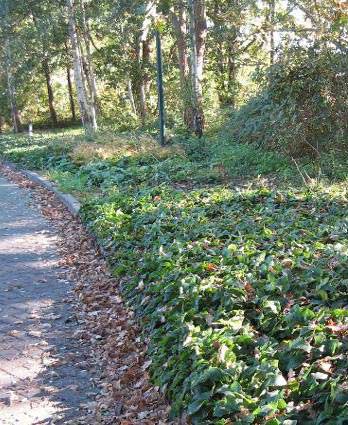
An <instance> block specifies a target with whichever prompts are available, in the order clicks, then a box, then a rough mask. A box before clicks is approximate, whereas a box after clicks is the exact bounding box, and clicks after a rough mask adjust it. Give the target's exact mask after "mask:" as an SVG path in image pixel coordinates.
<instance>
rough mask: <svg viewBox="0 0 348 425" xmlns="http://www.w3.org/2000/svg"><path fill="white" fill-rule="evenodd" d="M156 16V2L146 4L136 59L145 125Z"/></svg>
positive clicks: (138, 86) (136, 41) (141, 110)
mask: <svg viewBox="0 0 348 425" xmlns="http://www.w3.org/2000/svg"><path fill="white" fill-rule="evenodd" d="M155 15H156V7H155V3H154V2H148V3H147V4H146V15H145V18H144V21H143V25H142V28H141V31H140V34H138V36H137V37H136V40H135V43H136V48H135V51H136V57H137V65H138V67H137V71H138V72H137V76H136V79H135V80H134V84H133V86H134V88H135V93H136V95H137V101H138V102H137V103H138V108H137V110H138V113H139V117H140V119H141V122H142V124H143V125H144V124H145V122H146V119H147V115H148V105H147V103H148V102H147V97H148V93H149V90H150V85H151V78H150V75H149V68H150V57H151V43H152V40H151V38H152V37H151V35H150V34H149V33H150V28H151V23H152V17H153V16H155Z"/></svg>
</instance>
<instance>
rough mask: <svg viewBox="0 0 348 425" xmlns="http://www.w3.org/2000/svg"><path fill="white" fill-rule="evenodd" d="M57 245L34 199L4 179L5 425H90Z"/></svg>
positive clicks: (1, 347)
mask: <svg viewBox="0 0 348 425" xmlns="http://www.w3.org/2000/svg"><path fill="white" fill-rule="evenodd" d="M55 241H56V234H55V230H54V229H52V227H51V225H50V224H49V222H47V221H46V220H45V219H44V218H43V217H42V215H41V214H40V212H39V210H38V209H37V208H36V206H35V205H33V201H32V200H31V199H30V196H29V194H28V191H26V190H23V189H20V188H19V187H17V186H16V185H15V184H12V183H9V182H8V181H7V180H6V179H4V178H2V177H1V176H0V424H1V425H14V424H20V425H26V424H68V423H73V424H79V423H81V424H85V423H87V422H86V421H85V420H84V416H85V414H86V410H87V409H88V406H89V404H90V403H91V402H92V401H93V400H94V399H95V389H94V387H93V381H92V379H91V376H90V371H88V367H86V360H87V357H86V355H85V354H84V353H83V349H81V346H80V345H79V343H78V339H76V338H75V337H74V333H75V332H76V331H77V330H78V323H77V320H76V317H75V315H74V309H73V307H72V306H71V304H70V303H69V300H70V299H71V291H72V286H71V284H70V283H69V282H68V281H66V280H65V279H64V270H62V269H60V268H59V267H58V261H59V258H58V254H57V252H56V248H55ZM81 350H82V352H81Z"/></svg>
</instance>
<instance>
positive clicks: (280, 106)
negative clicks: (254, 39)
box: [229, 47, 348, 155]
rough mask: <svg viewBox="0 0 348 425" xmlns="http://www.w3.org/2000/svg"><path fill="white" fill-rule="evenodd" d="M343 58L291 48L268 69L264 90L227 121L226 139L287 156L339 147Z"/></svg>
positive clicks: (344, 110) (343, 128)
mask: <svg viewBox="0 0 348 425" xmlns="http://www.w3.org/2000/svg"><path fill="white" fill-rule="evenodd" d="M346 69H347V57H346V55H343V54H340V53H338V52H336V51H331V50H319V49H316V48H315V47H313V48H311V49H301V48H297V49H293V50H291V51H289V52H287V53H286V54H284V56H283V57H282V58H281V59H280V61H279V62H278V63H277V64H275V65H274V66H273V67H271V68H270V69H269V70H268V72H267V74H266V76H265V78H264V89H263V91H262V92H261V94H260V95H258V96H257V97H255V98H253V99H251V100H250V101H249V102H248V103H247V104H246V105H245V106H243V107H242V108H241V109H240V110H239V112H238V113H236V114H235V115H234V116H233V118H232V120H231V121H230V125H229V130H230V133H231V135H232V137H233V138H234V139H235V140H236V141H237V142H240V143H256V144H257V145H258V146H261V145H263V146H266V147H268V148H272V149H278V150H282V151H283V152H286V153H290V154H292V155H299V154H301V155H302V154H303V153H306V154H307V153H309V154H318V153H319V152H320V151H322V150H324V149H325V150H329V149H330V148H331V146H332V145H333V144H337V143H344V142H345V139H346V137H347V130H348V121H347V117H348V92H347V84H348V74H347V72H346Z"/></svg>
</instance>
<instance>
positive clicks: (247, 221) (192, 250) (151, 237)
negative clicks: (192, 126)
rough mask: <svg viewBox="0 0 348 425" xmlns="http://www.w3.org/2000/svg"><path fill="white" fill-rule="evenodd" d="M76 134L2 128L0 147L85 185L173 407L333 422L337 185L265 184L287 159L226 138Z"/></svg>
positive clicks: (285, 174) (272, 420) (232, 420)
mask: <svg viewBox="0 0 348 425" xmlns="http://www.w3.org/2000/svg"><path fill="white" fill-rule="evenodd" d="M75 136H76V137H75V138H72V137H71V136H69V137H68V136H67V138H66V139H65V140H64V143H59V137H60V135H55V136H48V135H46V136H43V137H41V138H39V137H37V140H36V139H35V143H33V140H32V139H28V138H25V137H23V138H19V139H17V138H13V137H12V136H6V137H3V138H1V139H0V152H1V154H2V155H3V156H5V157H6V158H8V159H11V160H15V161H17V162H20V163H21V164H22V165H25V166H27V167H30V168H42V169H44V170H46V172H48V174H49V175H50V176H51V178H53V179H55V180H56V181H57V182H58V183H59V184H60V185H61V186H62V187H63V188H64V187H65V189H66V190H72V191H74V192H75V193H77V194H79V196H81V198H82V199H84V200H85V203H84V207H83V218H84V220H85V222H86V224H87V225H88V226H89V227H90V228H91V229H92V230H93V231H94V232H95V234H96V235H97V237H98V239H99V241H100V243H101V244H103V246H104V247H105V248H106V249H107V250H108V252H109V261H110V264H111V266H112V269H113V271H114V273H115V275H116V276H118V277H119V279H120V283H121V285H122V289H123V293H124V295H125V297H126V299H127V300H128V302H129V304H130V305H131V306H132V308H133V309H134V310H135V312H136V314H137V317H138V318H139V320H140V321H141V323H142V324H143V328H144V330H145V332H144V335H146V338H147V339H148V342H149V356H150V357H151V359H152V365H151V371H152V376H153V379H154V382H155V383H156V384H157V385H158V386H159V387H160V388H161V389H162V391H163V392H165V393H166V395H167V396H168V398H169V399H170V401H171V403H172V414H173V416H175V415H180V414H181V413H182V412H187V413H188V414H189V415H190V417H191V418H192V422H193V423H195V424H220V425H222V424H237V423H240V424H253V423H255V424H272V425H273V424H288V425H289V424H295V423H297V424H327V423H330V424H331V423H332V424H340V423H342V424H344V423H345V420H346V418H347V417H348V407H347V402H348V388H347V385H346V380H347V373H346V361H347V334H348V313H347V311H348V310H347V301H346V298H347V297H346V294H347V285H348V274H347V270H348V245H347V229H348V222H347V199H346V189H345V184H343V183H341V184H337V185H330V186H329V185H327V186H323V185H320V184H316V185H312V187H308V186H305V185H304V186H300V185H299V184H298V180H294V181H295V182H296V183H297V186H296V187H297V188H296V189H294V188H291V185H289V184H288V185H287V188H281V186H280V187H278V188H275V184H273V185H270V184H267V177H268V176H269V175H271V176H272V177H274V175H275V174H277V175H281V176H282V178H292V177H293V175H294V174H295V171H294V167H293V166H292V165H291V163H290V162H289V161H287V160H286V159H284V158H282V157H281V156H278V155H277V154H273V155H269V154H268V152H262V151H257V150H255V147H253V146H245V145H243V144H240V145H238V144H235V145H233V144H228V143H225V144H224V143H222V142H221V139H216V140H215V141H214V142H211V143H214V149H212V148H211V145H210V144H209V143H208V141H201V142H197V141H193V140H191V141H186V142H180V143H179V142H178V143H177V144H174V145H173V146H171V147H168V148H165V149H160V148H159V147H158V146H157V145H156V144H155V143H154V141H153V140H151V139H150V138H146V137H144V138H138V137H136V136H135V135H131V136H129V135H128V136H122V137H120V136H115V139H114V141H113V142H114V143H111V144H109V143H104V142H103V140H96V141H94V142H88V143H87V142H84V141H83V140H82V139H81V136H79V135H75ZM213 152H214V153H213ZM310 166H311V167H312V168H311V169H314V168H315V167H314V165H313V164H311V165H310ZM336 169H338V170H340V169H341V168H338V167H337V168H336ZM241 175H243V176H244V177H245V176H249V179H247V180H246V179H245V181H244V182H243V184H238V185H236V182H235V180H234V178H235V177H237V176H239V177H240V176H241ZM258 175H261V176H263V177H264V179H260V178H257V176H258ZM252 176H253V177H254V178H255V179H253V178H252ZM336 177H337V178H338V179H343V178H344V177H345V174H344V173H342V175H341V174H340V173H339V172H338V173H337V175H336ZM231 179H232V180H231ZM239 180H240V179H239ZM272 181H273V180H272ZM231 182H233V184H232V183H231ZM238 183H242V182H241V181H239V182H238Z"/></svg>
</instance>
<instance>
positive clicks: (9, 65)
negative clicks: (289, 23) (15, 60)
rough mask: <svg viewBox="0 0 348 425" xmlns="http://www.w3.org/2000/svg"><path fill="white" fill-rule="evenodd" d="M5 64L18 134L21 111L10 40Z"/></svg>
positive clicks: (6, 48) (15, 127)
mask: <svg viewBox="0 0 348 425" xmlns="http://www.w3.org/2000/svg"><path fill="white" fill-rule="evenodd" d="M5 63H6V77H7V91H8V96H9V100H10V106H11V117H12V123H13V131H14V132H15V133H18V132H19V131H20V129H21V120H20V116H19V111H18V108H17V101H16V89H15V86H14V83H13V76H12V55H11V46H10V41H9V40H8V38H7V39H6V40H5Z"/></svg>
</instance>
